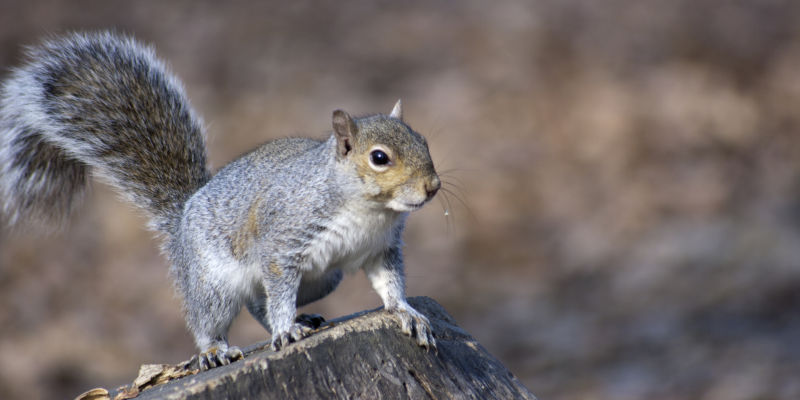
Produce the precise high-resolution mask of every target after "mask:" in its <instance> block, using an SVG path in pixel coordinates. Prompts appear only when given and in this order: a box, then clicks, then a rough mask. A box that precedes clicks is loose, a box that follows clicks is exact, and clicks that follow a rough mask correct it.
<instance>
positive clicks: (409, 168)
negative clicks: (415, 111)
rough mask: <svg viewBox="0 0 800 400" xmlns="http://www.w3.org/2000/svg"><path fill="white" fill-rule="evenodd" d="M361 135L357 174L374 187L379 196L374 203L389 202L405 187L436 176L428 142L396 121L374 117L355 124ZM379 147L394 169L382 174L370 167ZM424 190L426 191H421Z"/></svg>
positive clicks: (356, 156)
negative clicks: (377, 189) (372, 154)
mask: <svg viewBox="0 0 800 400" xmlns="http://www.w3.org/2000/svg"><path fill="white" fill-rule="evenodd" d="M355 122H356V124H357V126H358V133H357V135H356V138H355V141H354V147H353V154H352V157H353V160H354V162H355V164H356V170H357V172H358V174H359V176H360V177H361V179H362V180H364V181H365V182H372V183H375V184H376V185H377V186H378V188H379V189H380V192H379V193H377V194H375V195H373V196H372V200H377V201H382V202H387V201H389V200H392V199H393V198H394V197H395V194H396V191H397V190H398V189H399V188H400V187H403V186H407V185H414V186H415V187H416V186H421V187H423V188H424V185H417V184H415V182H417V181H420V180H423V181H424V180H426V179H429V178H430V177H431V176H435V175H436V171H435V169H434V167H433V162H432V161H431V156H430V153H429V151H428V144H427V142H426V141H425V138H424V137H423V136H422V135H420V134H419V133H417V132H415V131H414V130H413V129H411V128H410V127H409V126H408V125H406V124H405V123H403V122H402V121H401V120H399V119H397V118H392V117H388V116H386V115H381V114H378V115H373V116H369V117H365V118H359V119H357V120H356V121H355ZM376 146H379V148H380V149H381V150H383V151H384V152H386V154H387V155H388V156H389V159H390V160H391V165H390V166H389V167H388V168H386V169H385V170H383V171H376V170H375V169H373V168H372V167H371V166H370V153H371V152H372V151H373V150H374V149H375V147H376ZM421 190H424V189H421Z"/></svg>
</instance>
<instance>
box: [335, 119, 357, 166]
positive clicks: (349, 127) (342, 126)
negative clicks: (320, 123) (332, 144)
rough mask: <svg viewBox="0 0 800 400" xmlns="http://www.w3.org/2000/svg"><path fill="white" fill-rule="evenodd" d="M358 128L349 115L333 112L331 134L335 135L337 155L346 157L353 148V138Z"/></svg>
mask: <svg viewBox="0 0 800 400" xmlns="http://www.w3.org/2000/svg"><path fill="white" fill-rule="evenodd" d="M357 130H358V128H356V123H355V121H353V118H352V117H350V114H348V113H346V112H344V111H342V110H336V111H334V112H333V133H334V134H335V135H336V143H337V146H336V148H337V150H338V151H339V155H341V156H346V155H347V153H350V150H351V149H352V148H353V138H354V137H355V136H356V132H357Z"/></svg>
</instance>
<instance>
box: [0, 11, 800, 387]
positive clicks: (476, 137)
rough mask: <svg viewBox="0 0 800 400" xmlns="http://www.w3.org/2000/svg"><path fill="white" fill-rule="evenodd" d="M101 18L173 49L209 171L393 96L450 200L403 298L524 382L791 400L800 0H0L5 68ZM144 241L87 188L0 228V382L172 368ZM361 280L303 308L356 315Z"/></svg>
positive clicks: (252, 331)
mask: <svg viewBox="0 0 800 400" xmlns="http://www.w3.org/2000/svg"><path fill="white" fill-rule="evenodd" d="M222 4H224V6H223V5H222ZM105 28H114V29H116V30H118V31H121V32H126V33H131V34H134V35H136V36H137V37H138V38H140V39H141V40H143V41H146V42H148V43H150V44H153V45H154V46H155V47H156V49H157V52H158V54H159V55H160V57H162V58H163V59H165V60H167V61H168V62H169V64H170V65H171V67H172V69H173V71H174V72H175V73H176V74H177V75H178V76H179V77H180V78H181V79H182V80H183V81H184V83H185V85H186V88H187V91H188V93H189V96H190V98H191V99H192V101H193V105H194V107H195V108H196V109H197V110H198V111H199V113H200V114H201V115H203V116H204V118H205V122H206V124H207V126H208V134H209V140H208V143H209V152H210V160H211V162H212V163H213V165H214V166H215V167H217V168H218V167H219V166H222V165H224V164H225V163H226V162H228V161H230V160H232V159H233V158H235V157H236V156H238V155H239V154H241V153H243V152H245V151H247V150H248V149H251V148H253V147H254V146H256V145H258V144H259V143H262V142H264V141H266V140H269V139H272V138H277V137H282V136H287V135H305V136H314V137H322V136H324V135H325V132H326V131H328V130H329V129H330V115H331V111H332V110H334V109H336V108H343V109H346V110H348V111H350V112H352V113H354V114H359V113H373V112H388V111H389V110H390V109H391V107H392V105H393V104H394V102H395V101H396V100H397V99H398V98H402V99H403V103H404V111H405V116H406V120H407V121H408V122H409V123H410V124H411V125H412V126H413V127H414V128H415V129H416V130H418V131H420V132H422V133H423V134H425V135H426V136H427V137H428V138H429V142H430V146H431V151H432V154H433V157H434V159H435V162H436V164H437V167H438V169H439V170H440V171H442V172H444V171H446V172H445V173H443V175H444V178H445V180H446V181H447V182H448V185H446V187H447V188H448V189H449V190H450V191H451V192H450V193H442V194H440V195H439V196H438V197H439V201H434V202H433V203H432V204H430V205H429V206H427V207H426V208H425V209H423V210H422V211H419V212H417V213H415V214H414V215H412V217H411V218H410V222H409V226H408V229H407V231H406V244H407V246H406V258H407V260H406V261H407V274H408V287H409V289H408V292H409V294H410V295H427V296H431V297H433V298H435V299H436V300H437V301H439V302H440V303H442V304H443V305H444V306H445V307H446V308H447V310H449V311H450V312H451V313H452V315H453V316H454V317H455V319H456V320H457V321H458V322H459V324H460V325H462V326H463V327H464V328H465V329H467V330H468V331H469V332H470V333H472V334H473V335H474V336H475V337H476V338H477V339H478V341H480V342H481V343H482V344H483V345H484V346H485V347H486V348H487V349H488V350H489V351H490V352H491V353H492V354H494V355H495V356H496V357H498V358H499V359H500V360H501V361H502V362H503V363H505V364H506V365H507V366H508V367H509V368H510V369H511V371H512V372H514V374H516V375H517V376H518V377H519V378H520V379H521V380H522V381H523V382H524V384H525V385H526V386H528V387H529V388H530V390H531V391H532V392H533V393H535V394H536V395H537V396H539V397H540V398H542V399H623V400H624V399H641V398H650V399H713V400H717V399H720V400H721V399H725V400H736V399H767V398H770V399H798V398H800V379H798V377H800V133H798V130H800V112H798V111H800V3H799V2H794V1H789V0H785V1H784V0H763V1H757V0H753V1H696V0H675V1H669V2H659V1H635V0H608V1H603V2H597V1H590V0H535V1H517V2H515V1H495V2H485V1H479V0H472V1H458V2H456V1H444V0H435V1H423V0H415V1H404V2H391V1H351V2H314V1H295V2H277V1H275V2H272V1H252V2H245V1H229V2H224V3H222V2H216V1H174V2H161V1H105V0H103V1H101V0H97V1H89V0H85V1H84V0H82V1H52V0H37V1H11V0H0V68H2V69H3V71H4V72H3V74H4V75H5V74H7V71H8V69H9V68H11V67H13V66H15V65H17V64H18V63H19V62H20V60H21V58H22V50H21V47H20V46H21V45H27V44H34V43H36V42H37V41H38V40H39V39H40V38H41V37H43V36H45V35H49V34H58V33H63V32H66V31H69V30H92V29H105ZM445 211H446V212H445ZM446 214H447V215H446ZM157 246H158V243H157V241H156V240H154V239H153V238H152V237H151V234H150V233H149V232H147V231H146V230H145V229H144V218H143V217H142V216H141V214H140V213H138V212H136V211H134V210H133V209H132V208H131V207H130V206H128V205H127V204H124V203H122V202H121V201H119V200H118V198H117V197H116V195H114V194H113V193H112V192H111V191H110V190H109V188H108V187H106V186H104V185H102V184H99V183H97V182H95V184H94V185H93V191H92V194H91V195H90V196H88V197H87V198H86V201H85V204H84V205H83V206H82V207H81V208H80V211H79V212H78V213H77V215H75V216H74V218H73V219H72V221H71V224H70V225H69V226H68V227H67V228H65V229H63V230H62V231H59V232H57V233H53V234H49V235H42V234H41V233H36V232H17V233H11V232H9V231H8V230H6V231H0V398H4V399H15V398H33V399H36V398H42V399H47V398H70V397H72V396H74V395H77V394H78V393H80V392H82V391H84V390H87V389H90V388H92V387H98V386H103V387H116V386H118V385H121V384H125V383H127V382H130V381H131V380H132V379H133V378H134V377H135V375H136V372H137V370H138V367H139V365H140V364H142V363H174V362H178V361H181V360H184V359H187V358H189V357H190V356H191V355H192V354H193V352H194V351H195V349H194V346H193V343H192V340H191V337H190V336H189V334H188V333H187V331H186V329H185V328H184V323H183V317H182V315H181V311H180V300H179V299H178V298H177V297H176V296H175V295H174V292H173V290H172V287H171V282H170V280H169V278H168V275H167V263H166V261H165V259H164V258H163V257H162V256H161V255H160V254H159V252H158V250H157ZM362 275H363V274H362ZM362 275H355V276H351V277H348V278H347V279H346V280H345V282H344V284H343V285H342V287H340V289H339V290H337V291H336V292H334V293H333V294H332V295H331V296H329V297H328V298H326V299H324V300H323V301H320V302H318V303H316V304H313V305H311V306H309V307H306V308H305V309H303V310H301V311H304V312H319V313H322V314H324V315H326V316H328V317H335V316H341V315H345V314H349V313H352V312H355V311H359V310H362V309H366V308H370V307H375V306H377V305H379V304H380V300H379V298H378V297H377V295H376V294H374V292H373V291H372V289H371V288H370V286H369V284H368V282H367V281H366V279H365V278H364V277H363V276H362ZM265 339H267V336H266V333H265V332H264V331H263V329H261V327H260V326H258V325H257V324H256V323H255V322H254V321H253V319H252V318H251V317H250V316H249V315H247V314H246V313H245V314H243V315H242V316H241V317H240V318H239V319H238V320H237V322H236V324H235V326H234V328H233V331H232V334H231V341H232V342H233V343H234V344H237V345H246V344H249V343H253V342H256V341H261V340H265Z"/></svg>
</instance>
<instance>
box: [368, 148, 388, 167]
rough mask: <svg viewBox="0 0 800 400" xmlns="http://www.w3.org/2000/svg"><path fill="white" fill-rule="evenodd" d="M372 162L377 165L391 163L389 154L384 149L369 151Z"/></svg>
mask: <svg viewBox="0 0 800 400" xmlns="http://www.w3.org/2000/svg"><path fill="white" fill-rule="evenodd" d="M369 157H370V159H371V160H372V163H373V164H375V165H386V164H388V163H389V156H388V155H387V154H386V153H384V152H383V150H373V151H372V153H369Z"/></svg>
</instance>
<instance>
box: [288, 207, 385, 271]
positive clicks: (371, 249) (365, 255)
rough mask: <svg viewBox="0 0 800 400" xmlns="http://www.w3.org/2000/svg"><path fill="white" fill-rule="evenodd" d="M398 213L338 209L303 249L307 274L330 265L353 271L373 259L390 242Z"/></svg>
mask: <svg viewBox="0 0 800 400" xmlns="http://www.w3.org/2000/svg"><path fill="white" fill-rule="evenodd" d="M397 220H398V218H397V214H395V213H393V212H390V211H385V212H384V211H375V210H364V209H360V208H357V209H353V208H348V209H346V210H344V211H342V212H340V213H339V214H338V215H337V216H336V217H334V219H333V220H332V221H331V223H330V224H329V225H328V227H327V229H326V230H325V231H323V232H321V233H320V234H319V235H317V236H316V237H315V238H314V239H313V240H312V241H311V244H310V245H309V247H308V249H306V250H305V251H304V252H303V255H304V256H305V258H306V260H308V262H307V263H306V265H304V266H303V267H302V268H303V271H304V273H306V274H312V275H317V274H323V273H325V272H326V271H327V270H329V269H334V268H338V269H342V270H344V271H345V272H355V271H357V270H358V269H361V268H363V267H365V266H367V265H371V264H373V263H375V262H376V261H377V260H378V258H379V257H380V256H381V254H382V253H383V251H384V250H386V248H387V247H388V245H389V241H390V240H391V237H392V230H393V229H392V227H393V225H394V224H395V223H396V222H397Z"/></svg>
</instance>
